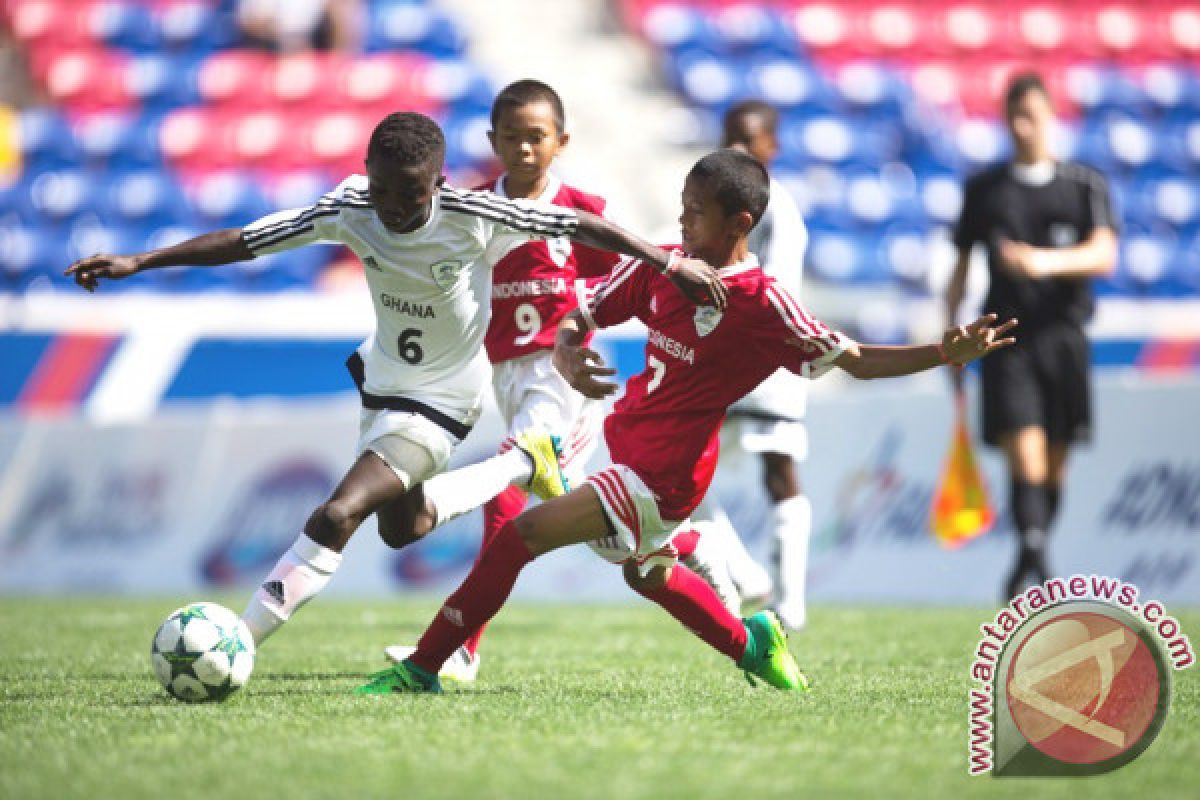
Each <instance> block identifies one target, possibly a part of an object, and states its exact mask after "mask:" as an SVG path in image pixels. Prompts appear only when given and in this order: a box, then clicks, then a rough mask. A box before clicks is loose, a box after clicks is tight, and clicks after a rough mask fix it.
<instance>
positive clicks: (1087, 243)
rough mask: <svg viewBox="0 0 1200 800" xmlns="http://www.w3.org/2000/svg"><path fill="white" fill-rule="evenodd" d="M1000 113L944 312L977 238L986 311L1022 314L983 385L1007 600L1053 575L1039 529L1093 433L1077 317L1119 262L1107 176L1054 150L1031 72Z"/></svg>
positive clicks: (988, 366)
mask: <svg viewBox="0 0 1200 800" xmlns="http://www.w3.org/2000/svg"><path fill="white" fill-rule="evenodd" d="M1004 116H1005V120H1006V122H1007V125H1008V131H1009V134H1010V135H1011V137H1012V144H1013V159H1012V161H1011V162H1010V163H1004V164H999V165H997V166H995V167H992V168H991V169H988V170H986V171H984V172H983V173H981V174H979V175H976V176H975V177H973V178H971V179H970V180H969V181H968V182H967V184H966V190H965V193H964V200H963V208H962V214H961V217H960V218H959V221H958V227H957V229H956V231H955V234H954V243H955V245H956V246H957V247H958V262H957V265H956V267H955V270H954V274H953V276H952V278H951V280H950V283H949V285H948V288H947V290H946V313H947V317H948V319H949V321H950V324H954V321H955V319H956V318H957V315H958V310H959V305H960V304H961V303H962V299H963V294H964V290H965V286H966V280H967V269H968V265H969V259H970V255H971V250H972V248H973V247H974V246H975V245H976V244H977V243H982V244H983V245H984V246H985V247H986V250H987V265H988V273H989V275H990V277H991V285H990V287H989V289H988V293H987V298H986V300H985V301H984V311H985V312H992V313H995V314H999V315H1000V316H1001V317H1009V316H1011V317H1016V318H1018V319H1020V320H1021V336H1020V339H1019V341H1018V342H1017V345H1016V346H1015V347H1012V348H1010V349H1008V350H1007V351H1005V352H1003V353H999V354H997V355H996V356H995V357H993V358H990V359H987V360H986V361H985V362H984V363H983V365H982V371H983V386H982V390H981V392H980V395H981V398H982V402H983V409H982V412H983V413H982V416H983V439H984V441H985V442H987V443H988V444H989V445H993V446H996V447H999V448H1000V449H1001V451H1002V452H1003V453H1004V458H1005V461H1006V463H1007V466H1008V475H1009V491H1010V503H1011V508H1012V518H1013V524H1014V525H1015V527H1016V530H1017V535H1018V537H1019V540H1018V552H1017V558H1016V561H1015V562H1014V564H1013V568H1012V571H1011V572H1010V573H1009V576H1008V579H1007V581H1006V583H1005V587H1004V600H1005V601H1007V600H1008V599H1009V598H1011V597H1013V596H1015V595H1016V594H1017V593H1018V592H1019V591H1021V590H1022V589H1023V588H1024V587H1025V585H1027V584H1028V583H1030V582H1041V581H1044V580H1045V579H1046V578H1047V577H1048V576H1049V575H1050V567H1049V566H1048V565H1047V563H1046V537H1047V534H1048V533H1049V530H1050V528H1051V526H1052V525H1053V524H1054V518H1055V515H1056V514H1057V512H1058V508H1059V504H1060V502H1061V499H1062V489H1063V483H1064V478H1065V476H1066V468H1067V455H1068V450H1069V448H1070V446H1071V445H1072V444H1075V443H1077V442H1086V441H1088V440H1090V438H1091V435H1092V407H1091V405H1092V404H1091V377H1090V368H1091V354H1090V349H1089V345H1088V339H1087V336H1086V334H1085V333H1084V330H1083V325H1084V323H1085V322H1087V320H1088V318H1089V317H1090V316H1091V314H1092V308H1093V304H1094V300H1093V295H1092V285H1091V278H1093V277H1102V276H1105V275H1109V274H1110V273H1111V272H1112V271H1113V269H1114V267H1115V265H1116V259H1117V233H1116V231H1117V223H1116V220H1115V218H1114V217H1113V213H1112V206H1111V203H1110V202H1109V196H1108V185H1107V183H1106V181H1105V179H1104V176H1102V175H1101V174H1100V173H1099V172H1097V171H1096V170H1094V169H1092V168H1090V167H1086V166H1083V165H1081V164H1073V163H1066V162H1060V161H1056V160H1055V158H1054V154H1053V153H1052V151H1051V141H1052V136H1053V135H1054V128H1055V123H1056V119H1055V114H1054V109H1053V107H1052V105H1051V101H1050V95H1049V92H1048V91H1047V90H1046V86H1045V84H1044V83H1043V82H1042V79H1041V77H1040V76H1039V75H1036V74H1032V73H1026V74H1022V75H1019V76H1017V77H1015V78H1014V79H1013V81H1012V82H1011V83H1010V84H1009V87H1008V90H1007V93H1006V96H1005V100H1004ZM956 384H958V385H959V386H960V387H961V377H960V376H957V375H956Z"/></svg>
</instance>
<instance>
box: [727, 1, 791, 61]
mask: <svg viewBox="0 0 1200 800" xmlns="http://www.w3.org/2000/svg"><path fill="white" fill-rule="evenodd" d="M711 30H712V33H713V35H714V37H715V38H716V40H717V42H718V43H719V46H720V47H721V48H722V49H723V50H725V51H726V52H729V53H754V54H756V55H762V54H772V55H775V56H783V57H786V58H790V59H795V58H796V55H797V49H796V37H795V35H794V34H793V33H792V31H791V28H790V27H789V26H788V25H787V24H786V23H785V22H784V20H783V18H782V17H780V16H779V14H778V13H776V12H775V11H774V10H772V9H769V8H766V7H764V6H762V5H756V4H752V3H739V4H736V5H730V6H726V7H725V8H724V9H722V10H720V11H718V12H717V13H716V14H714V15H713V18H712V22H711Z"/></svg>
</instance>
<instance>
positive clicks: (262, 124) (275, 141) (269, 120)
mask: <svg viewBox="0 0 1200 800" xmlns="http://www.w3.org/2000/svg"><path fill="white" fill-rule="evenodd" d="M224 135H225V137H226V138H227V141H228V143H229V148H230V150H231V151H232V153H233V158H234V163H235V164H236V165H238V166H241V167H257V166H261V165H263V164H267V163H271V164H275V163H277V162H278V161H279V158H278V157H279V154H280V151H281V150H282V149H283V148H284V146H285V145H286V144H287V143H288V142H289V138H290V135H291V120H289V118H288V116H287V115H286V114H284V113H281V112H279V111H275V110H268V109H263V110H260V111H252V112H250V113H248V114H244V115H241V116H236V117H233V118H231V119H230V120H229V121H228V123H227V124H226V127H225V129H224Z"/></svg>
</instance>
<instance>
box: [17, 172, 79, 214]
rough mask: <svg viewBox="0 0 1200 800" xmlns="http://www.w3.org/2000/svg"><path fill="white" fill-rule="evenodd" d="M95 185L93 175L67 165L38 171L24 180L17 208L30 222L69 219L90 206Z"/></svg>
mask: <svg viewBox="0 0 1200 800" xmlns="http://www.w3.org/2000/svg"><path fill="white" fill-rule="evenodd" d="M96 187H97V180H96V176H95V175H93V174H91V173H89V172H87V171H85V170H81V169H75V168H70V167H67V168H63V169H58V170H54V171H47V172H41V173H39V174H37V175H34V176H32V177H31V179H30V181H29V182H28V183H27V184H24V193H23V194H24V196H23V197H18V198H17V203H18V206H17V208H18V211H19V213H21V216H22V218H23V219H24V220H25V221H26V222H27V223H30V224H44V223H51V224H52V223H59V222H63V221H67V220H72V219H75V218H78V217H79V216H81V215H83V214H84V213H86V212H88V211H90V210H91V209H92V206H93V202H94V198H95V191H96Z"/></svg>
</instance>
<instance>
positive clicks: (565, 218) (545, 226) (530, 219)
mask: <svg viewBox="0 0 1200 800" xmlns="http://www.w3.org/2000/svg"><path fill="white" fill-rule="evenodd" d="M441 207H442V209H443V210H445V211H452V212H456V213H461V214H470V215H473V216H476V217H482V218H483V219H487V220H491V221H492V222H496V223H499V224H500V225H502V226H504V227H505V228H508V229H510V230H514V231H519V232H520V233H528V234H534V235H538V236H550V237H553V236H570V235H571V234H573V233H575V231H576V230H578V228H579V216H578V215H577V214H576V213H575V211H574V210H573V209H568V208H562V207H560V206H552V205H547V204H543V203H533V202H530V201H521V202H517V201H513V200H510V199H508V198H505V197H500V196H499V195H497V194H493V193H491V192H480V191H463V190H460V189H452V188H450V187H448V186H443V187H442V189H441Z"/></svg>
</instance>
